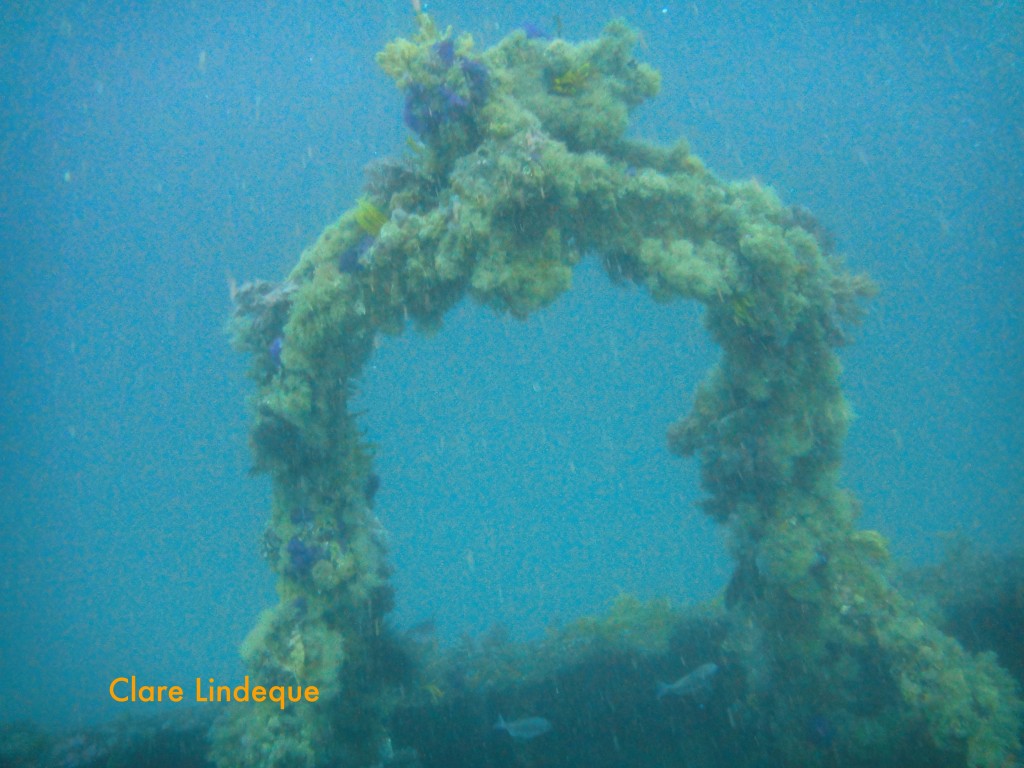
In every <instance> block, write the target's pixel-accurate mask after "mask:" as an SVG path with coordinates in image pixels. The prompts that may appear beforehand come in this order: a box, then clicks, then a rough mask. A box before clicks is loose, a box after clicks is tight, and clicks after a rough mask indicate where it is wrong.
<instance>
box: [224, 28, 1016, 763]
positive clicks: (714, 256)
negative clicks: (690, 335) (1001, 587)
mask: <svg viewBox="0 0 1024 768" xmlns="http://www.w3.org/2000/svg"><path fill="white" fill-rule="evenodd" d="M417 22H418V30H417V33H416V34H415V36H413V37H412V38H411V39H399V40H395V41H394V42H392V43H390V44H389V45H387V47H386V48H385V49H384V50H383V51H382V52H381V53H380V54H379V56H378V61H379V63H380V65H381V66H382V67H383V69H384V70H385V71H386V72H387V73H388V74H389V75H390V76H391V77H392V78H394V80H395V82H396V84H397V85H398V87H399V88H400V89H401V91H402V93H403V94H404V99H405V114H404V118H405V122H406V124H407V125H408V126H409V128H410V129H411V131H412V132H413V133H414V134H415V138H416V140H415V141H414V142H413V144H414V147H413V149H412V150H411V151H410V152H408V153H407V154H406V155H405V156H404V157H403V158H401V159H397V160H394V161H389V162H385V163H382V164H380V165H378V166H377V167H375V168H372V169H371V170H370V172H369V173H368V177H367V182H366V186H365V194H364V196H363V197H362V198H361V199H360V200H359V201H358V202H357V203H356V204H355V205H354V206H353V207H352V208H351V209H350V210H348V211H347V212H345V213H344V214H343V215H342V216H341V218H340V219H339V220H338V221H337V222H335V223H334V224H331V225H330V226H328V227H327V228H326V229H325V230H324V231H323V233H322V234H321V235H320V237H319V239H318V240H317V241H316V242H315V243H314V244H313V245H311V246H310V247H309V248H308V249H307V250H306V251H305V252H304V253H303V254H302V255H301V258H300V259H299V262H298V264H297V265H296V266H295V268H294V269H293V270H292V271H291V273H290V274H289V275H288V276H287V278H286V279H285V280H284V281H283V282H280V283H264V282H255V283H249V284H247V285H245V286H242V287H241V288H240V289H238V291H237V292H236V296H235V300H236V310H235V314H234V318H233V320H232V331H233V334H234V340H235V343H236V345H237V346H238V347H239V348H240V349H241V350H243V351H245V352H247V353H249V354H250V355H251V358H252V366H251V375H252V378H253V380H254V381H255V384H256V392H255V394H254V396H253V398H252V405H253V408H252V410H253V418H254V423H253V427H252V433H251V442H252V449H253V451H254V455H255V462H256V465H257V467H258V468H259V469H260V470H262V471H264V472H266V473H269V475H270V477H271V478H272V481H273V511H272V516H271V520H270V523H269V526H268V528H267V531H266V535H265V538H264V546H265V553H266V556H267V559H268V561H269V563H270V565H271V567H272V568H273V569H274V571H275V572H276V573H277V575H278V594H279V600H280V601H279V603H278V604H277V605H276V606H275V607H273V608H271V609H270V610H268V611H266V612H265V613H264V615H263V616H262V617H261V618H260V620H259V623H258V625H257V626H256V628H255V629H253V630H252V632H251V634H250V636H249V638H248V639H247V640H246V642H245V644H244V646H243V649H242V653H243V655H244V657H245V660H246V662H247V664H248V665H249V668H250V671H251V674H252V675H253V676H254V678H255V679H258V680H259V681H260V682H261V683H263V684H267V685H273V684H279V685H294V684H296V683H297V682H298V683H301V684H302V685H315V686H317V687H318V688H319V690H320V699H319V700H318V701H317V702H315V703H300V704H295V705H293V706H290V707H289V708H288V709H287V710H284V711H282V710H281V709H279V708H277V707H276V706H273V705H266V706H259V705H252V706H246V707H232V708H230V711H228V712H226V713H225V715H224V717H222V718H221V720H220V722H219V723H218V724H217V725H216V726H215V728H214V731H213V740H214V745H213V751H212V757H213V759H214V760H215V761H216V763H217V764H218V765H219V766H222V768H228V767H229V766H231V767H234V766H238V767H241V766H273V767H274V768H284V767H286V766H287V767H289V768H291V767H292V766H304V767H305V766H308V767H311V766H327V765H331V766H336V765H346V766H349V765H350V766H370V765H376V764H382V763H383V764H386V763H388V762H390V761H395V760H397V759H398V758H396V755H403V754H404V753H402V752H401V746H402V745H401V744H392V739H391V725H390V724H389V723H390V722H391V717H392V715H393V713H394V711H395V708H396V707H397V706H398V705H399V703H400V696H401V693H400V692H401V690H402V689H401V685H400V684H401V682H402V681H401V680H400V679H398V677H399V676H400V674H401V673H400V672H399V671H397V670H398V669H399V667H400V665H396V664H394V663H392V661H393V659H394V658H395V656H396V655H397V654H398V650H397V648H396V647H395V644H394V640H393V638H390V637H389V633H388V631H387V630H386V627H385V624H384V617H385V614H386V613H387V612H388V610H389V608H390V606H391V601H392V593H391V587H390V586H389V582H388V564H387V559H386V551H385V546H384V543H383V539H382V536H381V527H380V523H379V522H378V521H377V518H376V516H375V514H374V491H375V489H376V484H377V477H376V475H375V473H374V469H373V461H372V451H371V450H370V448H369V446H368V445H367V444H366V442H365V440H364V438H363V437H362V435H361V432H360V428H359V426H358V424H357V421H356V417H355V415H354V414H353V412H352V410H351V407H350V402H351V395H352V392H353V382H355V381H356V380H357V379H358V377H359V376H360V373H361V371H362V370H363V367H364V366H365V364H366V363H367V361H368V360H369V359H370V357H371V355H372V354H373V350H374V342H375V339H376V338H377V336H378V335H379V334H398V333H401V332H403V330H404V329H405V328H406V327H407V325H409V322H410V321H412V322H413V323H414V324H416V325H418V326H420V327H424V328H433V327H436V326H438V325H439V324H440V323H441V322H442V319H443V317H444V315H445V312H446V311H447V310H448V309H449V308H451V307H452V306H453V305H455V304H456V303H457V302H459V301H460V300H461V299H463V298H464V297H465V296H466V295H467V294H468V295H469V296H471V297H472V298H473V299H475V300H477V301H478V302H480V303H481V304H484V305H487V306H489V307H491V308H492V309H494V310H496V311H499V312H508V313H511V314H512V315H514V316H516V317H520V318H526V317H528V316H529V315H530V314H531V312H533V311H534V310H536V309H538V308H540V307H543V306H545V305H547V304H549V303H550V302H552V301H554V300H555V299H556V298H558V296H559V295H560V294H562V293H563V292H565V291H567V290H568V289H569V288H570V285H571V282H572V273H573V267H574V266H575V265H576V264H577V263H578V262H579V261H580V260H581V259H582V258H594V259H599V260H600V261H601V262H602V263H603V264H604V266H605V268H606V269H607V272H608V274H609V277H610V278H611V279H612V280H615V281H627V282H631V283H636V284H639V285H642V286H644V287H646V288H647V289H648V290H649V291H650V293H651V295H652V296H653V298H654V299H656V300H658V301H669V300H674V299H689V300H695V301H698V302H700V303H701V304H702V305H703V306H704V312H705V313H704V317H705V325H706V328H707V331H708V333H710V334H711V336H712V338H713V339H714V340H715V341H716V342H717V344H718V345H719V346H720V347H721V357H720V359H719V361H718V363H717V364H716V365H715V367H714V368H713V369H712V370H711V371H710V372H709V373H708V374H707V377H706V379H705V380H704V381H703V382H702V383H701V384H700V385H699V388H698V390H697V393H696V398H695V403H694V406H693V409H692V411H691V412H690V413H689V414H686V415H684V416H682V418H681V419H680V421H678V422H677V423H676V424H675V425H673V426H671V427H670V428H669V432H668V442H669V446H670V448H671V450H672V451H673V452H675V453H677V454H678V455H680V456H694V457H696V458H697V459H698V460H699V461H700V466H701V470H702V482H703V488H704V490H705V492H706V494H707V498H706V500H705V502H704V510H705V511H706V513H707V514H708V515H710V516H712V517H713V518H714V519H715V520H716V521H718V522H719V523H720V524H721V525H722V526H723V527H724V528H725V529H726V531H727V541H728V545H729V549H730V553H731V555H732V557H733V559H734V560H735V572H734V575H733V577H732V580H731V582H730V585H729V588H728V591H727V595H726V598H725V608H724V612H723V615H722V616H721V620H720V626H721V627H722V636H721V641H720V643H719V645H718V650H717V653H718V658H719V660H720V661H721V662H722V664H723V665H726V666H727V667H728V669H729V670H730V672H729V674H730V676H731V677H730V679H731V680H732V681H733V682H732V685H734V686H735V690H736V693H735V701H736V702H742V713H740V714H742V715H743V716H742V717H740V716H739V714H737V717H736V718H735V720H736V722H733V727H735V728H737V729H740V730H742V729H744V728H747V729H753V731H756V732H760V733H764V734H770V735H771V739H770V741H771V744H772V746H771V748H772V750H773V755H774V756H775V757H776V758H777V759H779V760H782V761H785V762H786V763H787V764H790V765H802V766H813V765H838V764H844V765H845V764H849V765H859V764H865V765H867V764H870V765H887V764H890V762H889V760H890V759H889V758H888V757H887V755H895V754H897V752H898V751H899V749H900V748H903V747H907V745H923V746H921V747H920V748H921V749H925V750H931V753H933V754H935V755H939V756H941V757H942V759H943V760H945V761H947V762H948V764H950V765H958V764H962V765H968V766H979V767H980V766H986V767H989V768H999V767H1000V766H1004V765H1007V764H1009V761H1011V760H1012V756H1013V755H1014V754H1015V753H1016V750H1017V749H1018V748H1019V743H1018V735H1019V729H1020V717H1021V702H1020V699H1019V698H1018V694H1017V692H1016V688H1015V683H1014V681H1013V679H1012V678H1011V677H1010V676H1009V675H1008V673H1006V672H1005V671H1004V670H1003V669H1002V668H1001V667H1000V666H998V664H997V663H996V661H995V658H994V656H992V655H990V654H977V655H972V654H970V653H968V652H966V651H965V650H964V649H963V648H962V647H961V645H960V644H959V643H957V642H956V641H955V640H953V639H951V638H950V637H948V636H946V635H945V634H943V633H942V632H941V631H939V629H937V628H936V626H935V625H934V624H933V623H931V622H930V621H929V620H928V619H926V618H924V617H922V616H920V615H918V613H917V612H916V610H915V609H914V607H913V605H912V603H911V602H910V601H909V600H908V599H906V598H904V597H903V596H901V594H900V593H899V592H898V591H897V590H896V589H895V588H894V587H893V586H892V584H891V582H890V580H889V578H888V576H887V567H886V562H887V558H888V554H887V548H886V542H885V540H884V539H883V537H882V536H881V535H880V534H878V533H877V532H874V531H868V530H859V529H858V528H857V527H856V518H857V502H856V500H855V499H854V497H853V495H852V494H851V493H850V492H849V491H848V490H846V489H844V488H842V487H841V485H840V481H839V463H840V453H841V446H842V443H843V440H844V437H845V434H846V430H847V427H848V424H849V421H850V409H849V407H848V405H847V403H846V401H845V400H844V398H843V394H842V392H841V390H840V384H839V373H840V364H839V361H838V359H837V356H836V349H837V348H838V347H840V346H841V345H843V344H844V343H845V342H846V341H847V340H848V334H849V332H850V329H851V327H853V326H855V325H856V323H857V321H858V319H859V317H860V316H861V312H862V304H863V301H864V300H866V299H867V298H868V297H869V296H870V294H871V293H872V292H873V286H872V283H871V282H870V280H868V279H867V278H865V277H863V276H860V275H856V274H852V273H851V272H849V271H848V270H847V269H846V267H845V266H844V265H843V263H842V261H841V260H840V259H839V258H838V257H837V255H836V254H834V253H832V252H831V247H830V245H829V244H828V243H827V241H826V239H825V238H824V237H822V236H821V235H820V233H819V232H818V230H817V227H816V225H815V224H814V222H813V220H812V219H810V218H809V217H808V216H807V215H806V213H804V212H802V211H801V210H800V209H794V208H790V207H787V206H786V205H784V204H783V203H782V202H780V200H779V199H778V197H777V196H776V195H775V194H774V193H773V191H772V190H771V189H770V188H767V187H764V186H762V185H760V184H758V183H756V182H741V183H725V182H723V181H722V180H720V179H718V178H717V177H716V176H714V175H713V174H712V173H711V172H709V171H708V170H707V169H706V168H705V167H704V165H703V164H702V163H701V161H700V160H699V159H698V158H697V157H696V156H695V155H694V154H692V153H691V152H690V150H689V148H688V147H687V146H686V144H685V143H683V142H680V143H678V144H676V145H675V146H672V147H668V148H663V147H658V146H653V145H650V144H647V143H643V142H640V141H635V140H632V139H629V138H627V137H626V132H627V127H628V120H629V115H630V112H631V110H632V109H633V108H634V107H636V106H637V105H639V104H640V103H642V102H643V101H645V100H647V99H650V98H651V97H653V96H654V95H655V94H656V93H657V91H658V88H659V76H658V73H657V72H656V71H654V70H653V69H652V68H650V67H649V66H647V65H645V64H643V63H641V62H639V61H637V60H636V59H635V58H634V56H633V48H634V45H635V43H636V39H637V38H636V35H635V34H634V33H633V32H632V31H631V30H630V29H629V28H628V27H627V26H626V25H625V24H623V23H618V22H616V23H612V24H610V25H609V26H608V27H607V28H606V29H605V31H604V33H603V35H602V36H601V37H600V38H598V39H596V40H592V41H586V42H582V43H579V44H572V43H569V42H566V41H564V40H560V39H553V40H552V39H546V38H544V37H542V36H539V35H537V34H535V31H534V30H518V31H516V32H513V33H512V34H510V35H509V36H508V37H506V38H505V39H504V40H502V41H501V42H499V43H498V44H497V45H495V46H494V47H492V48H490V49H487V50H477V48H476V47H475V46H474V43H473V40H472V38H471V37H470V36H468V35H458V36H456V35H453V34H452V32H451V31H450V30H441V29H439V28H438V27H436V26H435V24H434V23H433V22H432V20H431V19H430V18H429V17H427V16H426V15H424V14H419V15H418V16H417ZM737 712H739V710H738V709H737ZM730 714H732V710H730ZM815 718H827V719H825V720H822V721H821V722H827V724H828V727H829V729H830V733H829V746H828V749H827V750H822V749H821V748H820V745H818V744H815V743H812V741H813V740H809V739H808V738H807V737H806V733H805V731H804V730H801V729H798V728H790V727H789V724H791V723H813V722H815ZM737 738H739V736H737ZM915 748H916V747H915ZM403 759H406V760H410V761H413V762H415V760H416V757H415V756H414V755H413V756H409V755H408V754H404V757H403ZM529 760H530V758H529V756H528V755H525V756H520V763H521V764H522V763H523V762H526V763H528V762H529ZM542 762H543V761H542ZM538 764H540V763H538ZM623 764H625V763H623ZM891 764H893V765H897V764H900V763H899V762H897V761H896V758H895V757H894V758H892V762H891Z"/></svg>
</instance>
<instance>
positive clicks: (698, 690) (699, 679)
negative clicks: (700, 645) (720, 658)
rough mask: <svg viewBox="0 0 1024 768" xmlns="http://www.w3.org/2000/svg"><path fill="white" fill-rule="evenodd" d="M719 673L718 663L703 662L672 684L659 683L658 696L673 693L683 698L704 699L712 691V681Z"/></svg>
mask: <svg viewBox="0 0 1024 768" xmlns="http://www.w3.org/2000/svg"><path fill="white" fill-rule="evenodd" d="M717 673H718V665H717V664H715V663H714V662H708V663H707V664H701V665H700V666H699V667H697V668H696V669H695V670H693V671H692V672H690V673H689V674H687V675H684V676H683V677H681V678H679V679H678V680H676V681H675V682H674V683H672V685H669V684H668V683H658V688H657V697H658V698H659V699H660V698H661V697H662V696H667V695H669V694H672V695H673V696H680V697H682V698H687V697H690V698H694V699H698V700H699V699H702V698H704V697H706V696H707V695H708V694H709V693H710V692H711V682H712V681H713V680H714V678H715V675H716V674H717Z"/></svg>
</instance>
